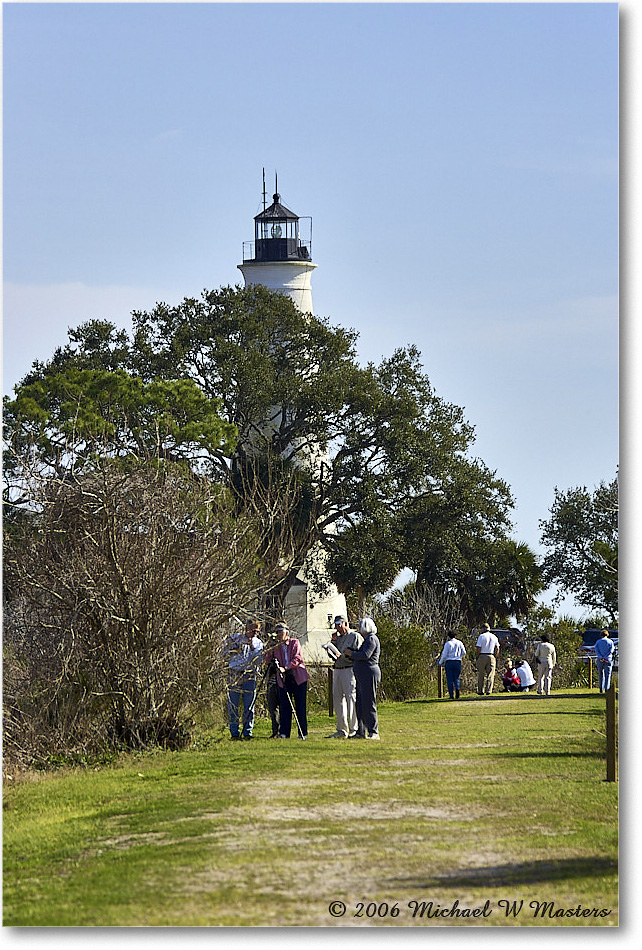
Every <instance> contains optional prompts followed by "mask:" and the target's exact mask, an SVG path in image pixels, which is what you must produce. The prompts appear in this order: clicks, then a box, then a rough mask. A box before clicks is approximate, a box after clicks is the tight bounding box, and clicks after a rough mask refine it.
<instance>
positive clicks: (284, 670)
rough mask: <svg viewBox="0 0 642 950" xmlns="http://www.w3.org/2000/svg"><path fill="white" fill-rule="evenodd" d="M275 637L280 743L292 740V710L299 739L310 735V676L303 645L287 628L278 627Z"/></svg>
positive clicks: (280, 624)
mask: <svg viewBox="0 0 642 950" xmlns="http://www.w3.org/2000/svg"><path fill="white" fill-rule="evenodd" d="M274 633H275V635H276V638H277V640H278V641H279V642H278V643H277V645H276V646H275V647H274V651H273V652H274V659H275V661H276V679H277V685H278V687H279V722H280V723H281V725H280V734H279V739H289V738H290V731H291V729H292V706H294V711H295V715H296V719H297V726H298V731H299V737H300V738H301V739H306V738H307V735H308V718H307V713H306V699H307V691H308V680H309V679H310V674H309V673H308V671H307V670H306V668H305V664H304V663H303V656H302V654H301V644H300V643H299V641H298V640H297V639H296V638H295V637H294V638H293V637H290V631H289V630H288V625H287V624H286V623H285V622H282V623H277V625H276V627H275V628H274Z"/></svg>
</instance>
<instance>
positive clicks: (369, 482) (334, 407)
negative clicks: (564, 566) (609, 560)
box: [8, 286, 523, 612]
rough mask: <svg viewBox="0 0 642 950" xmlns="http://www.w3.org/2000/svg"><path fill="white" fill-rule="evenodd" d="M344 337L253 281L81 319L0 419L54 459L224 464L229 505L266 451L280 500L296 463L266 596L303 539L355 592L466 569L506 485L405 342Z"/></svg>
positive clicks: (491, 525) (494, 537)
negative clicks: (106, 317)
mask: <svg viewBox="0 0 642 950" xmlns="http://www.w3.org/2000/svg"><path fill="white" fill-rule="evenodd" d="M356 338H357V335H356V333H355V332H354V331H352V330H344V329H342V328H340V327H334V326H331V325H330V324H329V323H328V321H326V320H324V319H320V318H318V317H313V316H312V315H310V314H307V315H304V314H301V313H300V312H299V311H298V310H297V308H296V307H295V306H294V304H293V303H292V301H291V300H290V299H289V298H288V297H287V296H285V295H283V294H279V293H275V292H273V291H270V290H268V289H266V288H265V287H261V286H253V287H248V288H245V289H241V288H238V287H237V288H231V287H224V288H222V289H220V290H217V291H205V292H204V293H203V294H202V295H201V297H200V298H198V299H196V298H187V299H185V300H184V301H182V302H181V303H180V304H179V305H178V306H174V307H169V306H167V305H166V304H162V303H161V304H158V305H157V306H156V307H155V308H154V309H153V310H152V311H150V312H137V313H135V314H134V334H133V339H132V340H129V339H128V338H127V336H126V334H124V333H123V332H122V331H118V330H116V328H115V327H113V326H112V325H110V324H108V323H105V322H101V321H91V322H89V323H87V324H84V325H83V326H82V327H80V328H78V329H77V330H75V331H72V333H71V334H70V344H69V345H68V346H66V347H64V348H62V349H59V350H57V351H56V353H55V354H54V357H53V358H52V360H51V361H50V362H49V363H48V364H36V365H35V366H34V370H33V372H32V373H31V374H30V375H29V376H28V377H27V378H26V379H25V381H24V383H23V385H22V387H21V389H20V390H19V393H18V396H17V399H16V401H14V402H12V403H11V404H10V406H9V408H8V419H9V430H10V433H13V432H16V431H17V430H18V429H19V430H20V431H21V433H22V434H23V436H24V441H25V442H27V441H29V442H30V444H38V445H39V450H40V451H41V452H43V453H44V456H45V457H46V458H48V459H49V460H50V461H51V463H52V464H54V465H58V466H60V465H61V464H63V462H64V461H68V455H67V454H66V453H68V441H69V438H70V434H71V436H73V437H74V439H75V444H74V451H75V452H76V453H78V455H79V456H80V457H81V458H82V459H85V458H86V457H87V456H88V455H90V454H91V452H92V451H108V452H117V451H122V452H126V451H127V449H128V447H129V446H130V445H135V447H136V450H137V451H138V452H141V451H142V450H143V449H147V450H149V448H150V442H151V443H154V445H156V443H158V444H160V445H161V446H162V448H163V450H164V451H165V452H166V453H167V454H168V455H169V456H170V457H171V458H173V459H176V458H177V457H178V456H189V457H194V456H195V457H198V460H199V465H201V466H204V467H205V469H206V470H207V471H208V473H209V474H210V475H211V476H212V477H216V478H220V479H221V480H223V481H226V482H227V481H228V480H229V479H230V475H232V480H233V484H234V487H235V489H236V491H237V494H238V497H239V502H240V504H241V506H242V504H243V499H244V497H245V494H246V492H247V491H248V490H249V491H250V493H251V494H252V493H254V488H255V485H256V481H257V479H258V480H259V482H260V483H261V485H262V486H263V487H264V488H265V486H266V480H265V471H266V469H269V470H270V476H269V478H270V486H271V488H275V487H277V482H278V477H277V475H278V473H277V471H276V469H277V466H275V465H274V464H273V462H272V463H271V464H268V465H267V466H265V465H263V464H262V462H261V460H262V459H267V460H270V459H271V460H275V459H282V460H284V461H285V462H287V463H289V470H287V471H286V470H285V469H284V471H283V473H282V474H283V478H284V481H283V483H282V493H285V491H286V487H287V485H288V480H289V479H290V478H291V471H292V469H293V468H295V469H296V470H297V472H298V474H299V484H298V486H297V495H296V504H292V505H291V506H290V509H289V517H290V518H291V519H292V525H293V528H292V531H291V532H290V540H291V542H292V545H293V549H292V551H291V552H290V554H291V556H290V557H289V558H288V560H289V562H290V563H291V564H292V567H291V569H289V570H287V571H285V572H284V577H283V582H282V593H284V592H285V591H286V590H287V588H288V586H289V585H290V584H291V583H292V580H293V577H294V576H295V574H296V570H297V569H298V568H299V567H300V566H301V564H303V563H304V561H305V558H306V555H307V553H308V551H309V550H310V549H311V548H312V547H313V546H314V544H315V543H316V542H319V541H320V542H321V543H322V544H323V545H325V547H326V548H327V550H328V551H329V553H330V555H331V560H330V562H329V563H330V565H331V568H332V570H333V571H334V573H335V577H336V580H337V582H338V583H339V585H340V586H341V588H342V589H343V590H345V591H346V592H347V593H349V592H350V591H354V592H355V593H356V595H357V597H358V599H359V600H360V601H363V598H364V597H366V596H368V595H369V594H372V593H374V592H375V591H376V590H377V589H379V590H381V589H385V587H386V586H388V585H389V583H390V582H391V581H392V579H393V577H394V574H395V573H396V571H397V569H398V568H399V567H401V566H404V565H405V566H410V567H413V568H415V569H416V570H417V571H418V572H419V573H420V574H421V575H422V576H424V577H425V579H426V580H428V579H430V580H431V581H432V580H433V579H434V578H435V577H438V578H440V579H441V578H442V575H444V573H446V574H447V573H448V571H449V570H450V567H449V566H450V565H454V566H453V569H452V572H451V574H450V575H449V576H448V578H447V584H449V585H451V586H452V585H453V583H454V581H453V577H455V576H459V577H461V576H463V575H464V574H466V575H470V574H471V569H472V566H473V565H474V572H477V571H478V567H479V563H480V558H479V546H480V545H481V544H482V543H483V542H488V543H490V542H503V539H504V532H505V530H507V528H508V511H509V509H510V508H511V506H512V504H513V502H512V498H511V496H510V492H509V490H508V487H507V486H506V485H505V483H504V482H502V481H501V480H500V479H498V478H496V476H495V475H494V473H492V472H490V471H489V470H488V469H487V468H486V467H485V466H484V465H483V463H482V462H480V461H479V460H473V459H470V458H469V457H468V456H467V453H468V451H469V449H470V447H471V445H472V443H473V439H474V432H473V429H472V427H471V426H470V425H469V424H468V423H467V422H466V420H465V419H464V416H463V412H462V410H461V409H460V408H459V407H457V406H454V405H452V404H449V403H447V402H445V401H444V400H443V399H440V398H439V397H438V396H437V395H436V393H435V392H434V390H433V388H432V386H431V384H430V381H429V379H428V377H427V376H426V374H425V372H424V370H423V367H422V365H421V361H420V354H419V352H418V350H417V349H416V347H414V346H409V347H406V348H401V349H399V350H397V351H396V352H395V353H394V354H393V355H392V357H390V358H389V359H385V360H383V361H382V362H381V363H380V364H379V365H375V364H373V363H371V364H369V365H368V366H366V367H360V366H359V365H358V364H357V361H356V350H355V343H356ZM190 387H191V388H190ZM197 393H198V394H199V395H200V401H199V397H198V396H197ZM216 416H220V417H221V421H218V420H217V419H216V418H215V417H216ZM18 420H19V422H18ZM27 421H28V425H27ZM25 425H27V428H26V429H25V428H24V427H25ZM21 426H22V428H20V427H21ZM29 426H30V428H29ZM230 427H235V428H230ZM235 432H236V437H234V433H235ZM83 438H84V439H85V440H86V443H83V442H82V439H83ZM99 443H100V444H99ZM254 497H255V498H256V494H255V493H254ZM471 538H472V539H474V540H473V541H470V539H471ZM471 543H472V544H473V545H474V543H476V544H477V548H476V549H475V550H473V551H469V550H468V548H466V544H469V545H470V544H471ZM488 543H487V544H486V548H485V549H484V552H483V553H484V555H485V554H486V549H487V548H488ZM295 547H296V550H294V548H295ZM486 560H488V558H487V557H486ZM496 562H497V558H496V559H495V562H494V571H495V573H497V572H500V571H501V570H502V569H503V568H502V565H500V564H498V563H496ZM507 569H508V570H509V571H512V570H513V568H512V565H511V564H509V565H508V567H507ZM457 571H459V574H457ZM453 572H454V573H453ZM487 573H488V572H487ZM484 583H486V586H488V585H490V586H492V584H495V586H496V583H495V579H494V578H493V580H492V582H491V581H490V580H486V581H484ZM460 586H461V585H460ZM478 586H479V584H478ZM509 587H510V590H509V592H508V594H506V597H508V598H509V599H510V598H511V597H512V598H513V599H516V600H517V603H518V606H519V604H520V603H521V602H522V600H520V596H521V595H520V593H519V592H517V593H516V592H515V589H514V588H515V585H514V584H513V582H512V581H511V582H510V584H509ZM466 596H468V598H469V599H470V598H471V596H472V595H471V594H470V593H468V594H467V595H466ZM492 596H495V599H496V595H495V592H494V589H493V592H492ZM489 597H491V594H489ZM506 597H505V598H504V600H506ZM491 599H492V598H491ZM522 599H523V598H522ZM487 600H488V598H487ZM504 607H505V604H504V602H503V601H502V602H501V604H500V612H501V610H502V609H504ZM473 609H475V610H476V609H477V607H474V608H472V607H471V610H473Z"/></svg>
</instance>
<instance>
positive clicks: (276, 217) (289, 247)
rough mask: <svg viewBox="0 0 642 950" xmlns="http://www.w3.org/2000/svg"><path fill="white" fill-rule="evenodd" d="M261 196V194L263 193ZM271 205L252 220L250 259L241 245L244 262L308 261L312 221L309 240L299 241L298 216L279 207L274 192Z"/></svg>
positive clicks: (244, 247)
mask: <svg viewBox="0 0 642 950" xmlns="http://www.w3.org/2000/svg"><path fill="white" fill-rule="evenodd" d="M264 195H265V191H264ZM272 197H273V201H272V204H271V205H270V207H269V208H266V207H265V197H264V200H263V208H264V210H263V211H262V212H261V214H257V215H256V217H255V218H254V256H253V257H252V256H246V254H249V255H251V253H252V250H251V248H248V245H247V242H246V243H245V244H244V245H243V260H244V261H257V262H265V261H309V260H310V259H311V252H312V219H311V218H307V219H305V220H307V221H309V223H310V229H309V238H307V239H303V238H302V237H301V233H300V229H299V220H301V219H299V216H298V215H296V214H295V213H294V212H293V211H290V210H289V208H286V207H285V205H282V204H281V195H280V194H279V193H278V192H275V193H274V195H273V196H272Z"/></svg>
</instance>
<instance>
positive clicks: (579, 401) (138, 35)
mask: <svg viewBox="0 0 642 950" xmlns="http://www.w3.org/2000/svg"><path fill="white" fill-rule="evenodd" d="M3 14H4V281H5V303H4V307H5V313H4V374H5V376H4V390H5V392H10V391H11V388H12V386H13V385H14V383H15V382H16V381H17V380H18V379H19V378H20V377H21V376H22V375H24V373H25V372H26V371H27V370H28V368H29V366H30V364H31V362H32V360H33V359H35V358H39V359H44V358H47V357H48V356H49V355H50V354H51V353H52V351H53V348H54V347H55V346H56V345H58V344H62V343H64V342H65V339H66V329H67V327H68V326H76V325H77V324H79V323H80V322H82V321H83V320H85V319H91V318H98V317H100V318H106V319H112V320H114V322H117V323H119V324H122V325H128V322H129V321H128V315H129V313H130V312H131V310H134V309H137V308H148V307H152V306H153V304H154V302H155V301H157V300H165V301H167V302H168V303H175V302H178V301H179V300H180V299H182V297H184V296H193V295H195V294H198V293H200V291H201V290H202V289H204V288H212V287H218V286H221V285H224V284H234V283H237V282H240V281H241V275H240V272H239V271H238V270H237V266H236V265H237V264H238V263H240V261H241V255H242V243H243V241H244V240H250V239H251V238H252V237H253V222H252V218H253V216H254V215H255V214H256V213H257V212H258V211H259V210H260V206H261V169H262V168H263V167H265V169H266V178H267V185H268V193H271V192H272V190H273V187H272V183H273V180H274V172H275V170H276V171H278V179H279V191H280V193H281V195H282V199H283V201H284V203H285V204H286V205H288V207H290V208H292V209H293V210H294V211H296V212H297V213H298V214H300V215H312V218H313V258H314V260H315V262H316V263H317V264H318V265H319V266H318V268H317V270H316V271H315V274H314V278H313V295H314V304H315V311H316V313H317V314H319V315H323V316H327V317H329V318H330V320H331V321H332V322H333V323H337V324H342V325H345V326H351V327H354V328H355V329H357V330H358V331H359V333H360V342H359V355H360V358H361V359H362V360H364V361H366V360H375V361H378V360H379V359H381V357H383V356H388V355H390V354H391V353H392V351H393V350H394V349H395V347H397V346H400V345H403V344H407V343H415V344H416V345H417V346H418V347H419V349H420V350H421V352H422V354H423V361H424V365H425V368H426V371H427V373H428V375H429V376H430V378H431V380H432V382H433V384H434V386H435V388H436V390H437V392H438V393H439V394H440V395H441V396H443V397H444V398H446V399H448V400H450V401H452V402H454V403H456V404H457V405H460V406H463V407H464V408H465V413H466V416H467V418H468V419H469V421H470V422H471V423H472V424H473V425H474V426H475V427H476V432H477V442H476V444H475V449H474V452H475V454H477V455H479V456H480V457H481V458H482V459H483V460H484V461H485V462H486V464H488V465H489V466H490V467H491V468H493V469H496V470H497V472H498V474H499V475H501V476H502V477H503V478H505V479H506V480H507V481H508V482H509V484H510V485H511V487H512V489H513V493H514V495H515V498H516V502H517V506H516V511H515V522H516V530H515V535H516V537H517V538H518V539H519V540H525V541H527V542H528V543H529V544H531V545H533V546H534V547H537V546H538V539H539V529H538V521H539V520H540V519H542V518H545V517H546V515H547V513H548V509H549V507H550V505H551V503H552V500H553V489H554V487H555V486H558V487H560V488H562V489H566V488H569V487H573V486H575V485H583V484H585V485H587V486H588V487H591V488H592V487H593V486H594V485H596V484H597V483H599V481H600V480H603V479H604V480H610V479H611V478H612V477H613V476H614V474H615V470H616V465H617V458H618V7H617V5H616V4H614V3H566V4H563V3H534V4H522V3H490V4H484V3H480V4H459V3H445V4H438V3H411V4H397V3H392V4H378V3H374V4H372V3H359V4H343V3H331V4H325V3H321V4H317V3H302V4H299V3H294V4H291V3H286V4H271V3H266V4H263V3H260V4H245V3H239V4H237V3H234V4H210V3H194V4H189V3H188V4H171V3H169V4H164V3H163V4H158V3H144V4H85V3H79V4H5V5H4V8H3Z"/></svg>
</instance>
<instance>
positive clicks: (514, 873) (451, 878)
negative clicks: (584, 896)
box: [386, 855, 618, 890]
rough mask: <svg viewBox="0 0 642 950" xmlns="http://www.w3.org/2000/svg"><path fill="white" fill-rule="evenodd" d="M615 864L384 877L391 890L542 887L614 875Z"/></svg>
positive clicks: (566, 862)
mask: <svg viewBox="0 0 642 950" xmlns="http://www.w3.org/2000/svg"><path fill="white" fill-rule="evenodd" d="M617 870H618V864H617V861H615V860H613V859H610V858H603V857H598V856H596V855H590V856H588V857H582V858H559V859H555V860H552V861H524V862H523V863H519V864H516V863H515V864H491V865H487V866H486V867H479V868H457V869H456V870H454V871H447V872H446V873H444V874H434V875H427V876H425V877H408V878H403V879H402V878H398V877H397V878H388V879H387V881H386V883H387V884H389V885H391V886H395V887H399V886H402V887H407V888H413V889H416V890H421V889H422V888H425V889H429V888H435V887H444V886H448V887H460V888H465V887H479V886H480V885H486V886H493V887H514V886H515V885H519V884H543V883H552V882H554V881H572V880H578V879H582V878H593V877H596V876H599V875H608V874H616V873H617Z"/></svg>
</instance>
